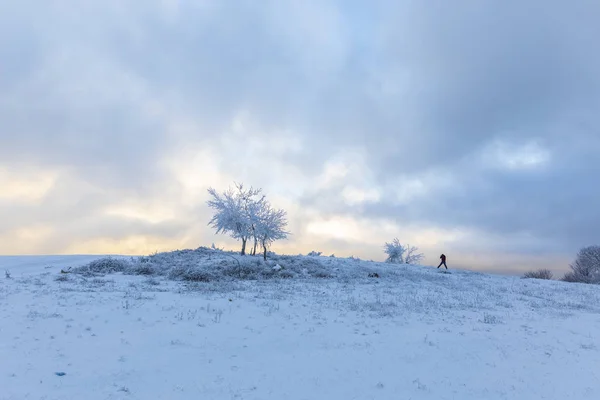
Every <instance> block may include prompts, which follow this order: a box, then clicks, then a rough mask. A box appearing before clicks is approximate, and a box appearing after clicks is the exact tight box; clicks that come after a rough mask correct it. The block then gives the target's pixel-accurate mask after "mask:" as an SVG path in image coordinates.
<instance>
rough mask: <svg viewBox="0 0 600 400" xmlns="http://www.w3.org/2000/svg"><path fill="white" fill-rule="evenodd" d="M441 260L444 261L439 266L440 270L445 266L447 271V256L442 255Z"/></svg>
mask: <svg viewBox="0 0 600 400" xmlns="http://www.w3.org/2000/svg"><path fill="white" fill-rule="evenodd" d="M440 259H441V260H442V262H440V265H438V268H439V267H441V266H442V265H443V266H444V267H446V269H448V266H447V265H446V256H445V255H444V254H442V255H441V256H440Z"/></svg>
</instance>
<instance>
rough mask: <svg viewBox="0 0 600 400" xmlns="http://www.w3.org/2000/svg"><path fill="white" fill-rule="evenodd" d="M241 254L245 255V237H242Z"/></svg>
mask: <svg viewBox="0 0 600 400" xmlns="http://www.w3.org/2000/svg"><path fill="white" fill-rule="evenodd" d="M241 255H243V256H245V255H246V239H242V252H241Z"/></svg>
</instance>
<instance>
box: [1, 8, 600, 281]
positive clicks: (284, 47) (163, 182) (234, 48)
mask: <svg viewBox="0 0 600 400" xmlns="http://www.w3.org/2000/svg"><path fill="white" fill-rule="evenodd" d="M599 20H600V3H598V2H597V1H595V0H574V1H570V2H547V1H544V0H524V1H520V2H512V1H488V0H478V1H475V0H471V1H467V0H456V1H452V2H447V1H427V2H425V1H414V0H394V1H392V0H372V1H370V2H366V1H358V0H263V1H250V0H236V1H234V0H196V1H191V0H189V1H186V0H179V1H178V0H145V1H141V0H135V1H134V0H102V1H100V0H86V1H82V0H44V1H42V0H9V1H3V2H0V187H1V190H0V221H1V222H2V223H1V224H0V254H65V253H122V254H146V253H150V252H154V251H157V250H158V251H160V250H170V249H176V248H190V247H191V248H195V247H198V246H200V245H210V244H211V243H212V242H215V243H216V244H217V245H220V246H225V247H228V248H237V245H236V243H235V242H233V241H231V240H228V239H227V238H226V237H223V236H215V235H214V234H213V232H212V231H211V230H210V229H209V228H208V227H207V223H208V220H209V219H210V210H209V209H208V208H207V207H206V200H207V192H206V189H207V188H208V187H210V186H212V187H215V188H217V189H219V190H225V189H226V188H227V187H228V186H229V185H231V184H233V182H234V181H236V182H244V183H245V184H247V185H253V186H255V187H261V188H263V190H264V191H265V192H266V193H267V195H268V197H269V198H270V199H271V201H272V203H274V204H275V205H276V206H278V207H282V208H285V209H286V210H287V211H288V213H289V221H290V225H289V229H290V230H291V231H292V233H293V235H292V236H291V237H290V239H289V240H287V241H285V242H281V243H278V244H276V245H275V246H274V250H276V251H279V252H287V253H293V254H296V253H300V252H302V253H305V252H308V251H310V250H320V251H323V252H324V253H327V254H330V253H335V254H336V255H338V256H350V255H354V256H358V257H361V258H365V259H375V260H383V259H384V254H383V251H382V247H383V244H384V242H386V241H391V240H392V239H393V238H394V237H398V238H399V239H400V240H402V241H404V242H407V243H410V244H413V245H417V246H419V247H420V248H421V250H422V251H424V252H425V254H426V256H427V258H426V262H427V263H429V264H433V263H437V261H438V257H439V254H440V253H441V252H444V253H445V254H447V255H448V262H449V264H450V266H451V267H452V266H455V267H463V268H471V269H480V270H493V271H498V272H504V273H515V272H517V273H518V272H519V271H522V270H527V269H530V268H534V267H535V268H537V267H539V266H547V267H550V268H553V269H555V270H557V271H559V270H565V269H566V268H567V264H568V262H570V261H571V260H572V258H573V257H574V255H575V253H576V251H577V250H578V249H579V248H580V247H581V246H584V245H589V244H600V231H599V230H598V226H599V225H600V207H599V204H600V186H599V185H600V183H599V182H600V181H599V180H598V175H599V174H600V114H599V112H598V110H600V73H599V72H598V71H600V45H599V42H598V38H599V37H600V23H598V21H599Z"/></svg>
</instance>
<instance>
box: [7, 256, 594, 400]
mask: <svg viewBox="0 0 600 400" xmlns="http://www.w3.org/2000/svg"><path fill="white" fill-rule="evenodd" d="M209 253H210V252H208V251H203V252H198V251H191V252H187V253H174V255H166V256H163V257H162V258H160V257H158V256H157V257H158V258H156V257H155V258H154V261H153V259H152V258H145V259H144V260H143V262H144V263H146V264H147V265H150V268H149V269H148V270H139V269H138V270H137V271H138V272H142V273H147V274H152V276H151V275H146V276H140V275H129V274H127V272H126V273H125V274H124V273H123V272H115V273H111V274H105V275H103V274H93V273H91V272H93V270H92V271H90V270H89V269H88V271H87V273H83V274H80V273H72V272H71V273H68V274H61V273H60V270H61V269H66V268H68V267H76V266H79V265H82V264H85V263H87V262H90V261H92V260H94V259H97V258H99V257H98V256H56V257H0V273H1V275H0V399H2V400H8V399H19V400H20V399H61V400H66V399H90V400H91V399H145V400H146V399H148V400H150V399H173V400H175V399H214V400H218V399H227V400H229V399H277V400H296V399H298V400H299V399H328V400H349V399H406V400H408V399H415V400H416V399H461V400H470V399H476V400H482V399H519V400H525V399H557V400H565V399H577V400H583V399H600V342H599V339H600V287H598V286H592V285H583V284H568V283H562V282H554V281H538V280H524V279H520V278H518V277H503V276H492V275H485V274H480V273H474V272H467V271H451V272H452V273H451V274H445V273H441V272H440V271H438V270H436V269H435V268H431V267H417V266H406V265H403V266H393V265H388V264H382V263H368V262H363V261H357V260H353V259H339V258H330V257H303V258H301V257H288V258H279V259H275V260H274V261H273V262H272V263H271V264H269V265H266V266H265V265H263V266H262V267H261V268H263V269H264V271H266V273H265V275H264V276H262V278H261V279H258V280H247V279H245V280H240V279H235V274H236V273H239V274H241V275H240V276H242V275H243V274H246V275H243V276H246V277H248V276H249V275H248V274H250V275H251V274H252V273H254V272H256V271H255V270H251V269H250V270H248V271H246V270H244V268H245V266H246V264H245V263H247V262H251V263H252V265H256V266H260V265H261V262H260V261H259V260H258V259H256V258H251V257H246V261H244V260H242V263H241V264H240V265H238V267H239V269H236V270H235V271H234V270H232V269H231V268H234V267H232V265H233V266H235V265H236V264H237V262H238V261H236V259H240V258H239V257H232V256H231V255H228V254H223V255H218V253H219V252H216V251H215V252H214V253H210V254H209ZM211 254H212V255H211ZM159 256H160V255H159ZM169 260H171V261H169ZM224 260H229V261H224ZM247 260H251V261H247ZM169 262H171V265H168V264H169ZM228 262H229V264H228ZM232 263H233V264H232ZM146 264H145V265H146ZM305 264H306V266H304V265H305ZM139 265H141V264H138V266H139ZM210 265H215V268H213V271H212V272H210V271H208V272H206V273H207V274H208V275H206V276H205V275H202V274H200V275H198V274H197V271H196V272H194V271H195V270H194V268H201V269H206V268H209V267H210ZM173 266H175V269H176V268H179V269H178V270H177V271H176V273H173V268H171V267H173ZM159 267H160V268H159ZM280 267H283V268H280ZM161 268H163V269H161ZM186 268H187V269H186ZM228 268H229V269H228ZM190 269H192V270H194V271H192V272H194V273H196V275H193V276H197V277H198V279H196V281H195V282H189V281H182V280H177V279H181V277H185V276H187V277H189V274H188V275H186V273H188V272H190V271H189V270H190ZM4 270H9V271H10V275H11V277H10V278H9V277H6V276H5V273H4ZM186 271H187V272H186ZM232 271H233V272H232ZM244 271H246V272H244ZM253 271H254V272H253ZM83 272H85V271H83ZM375 272H376V273H378V274H379V278H377V277H369V276H368V275H369V274H372V273H375ZM261 273H262V272H261ZM211 274H212V275H211ZM219 274H225V275H223V276H224V278H223V279H217V278H218V276H219Z"/></svg>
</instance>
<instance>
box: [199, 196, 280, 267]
mask: <svg viewBox="0 0 600 400" xmlns="http://www.w3.org/2000/svg"><path fill="white" fill-rule="evenodd" d="M208 193H209V194H210V196H211V199H210V200H209V201H208V206H209V207H211V208H212V209H214V210H215V214H214V215H213V217H212V219H211V220H210V222H209V223H208V224H209V225H210V226H211V227H213V228H214V229H216V233H217V234H220V233H221V234H228V235H230V236H231V237H233V238H234V239H237V240H241V241H242V250H241V252H240V254H241V255H245V254H246V245H247V243H248V240H249V239H252V240H253V241H254V246H253V248H252V250H251V254H253V255H254V254H256V250H257V247H258V245H259V244H260V246H261V247H262V248H263V255H264V259H265V260H266V259H267V249H268V247H269V246H270V245H271V243H273V242H274V241H275V240H280V239H285V238H287V235H288V234H289V232H286V231H285V227H286V226H287V219H286V212H285V211H284V210H280V209H276V208H273V207H272V206H271V204H270V203H269V202H268V200H267V199H266V197H265V196H264V195H263V194H262V190H261V189H254V188H252V187H250V188H249V189H244V186H243V184H235V189H232V188H229V189H228V190H227V191H225V192H223V193H222V194H219V193H217V192H216V190H215V189H213V188H209V189H208Z"/></svg>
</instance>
